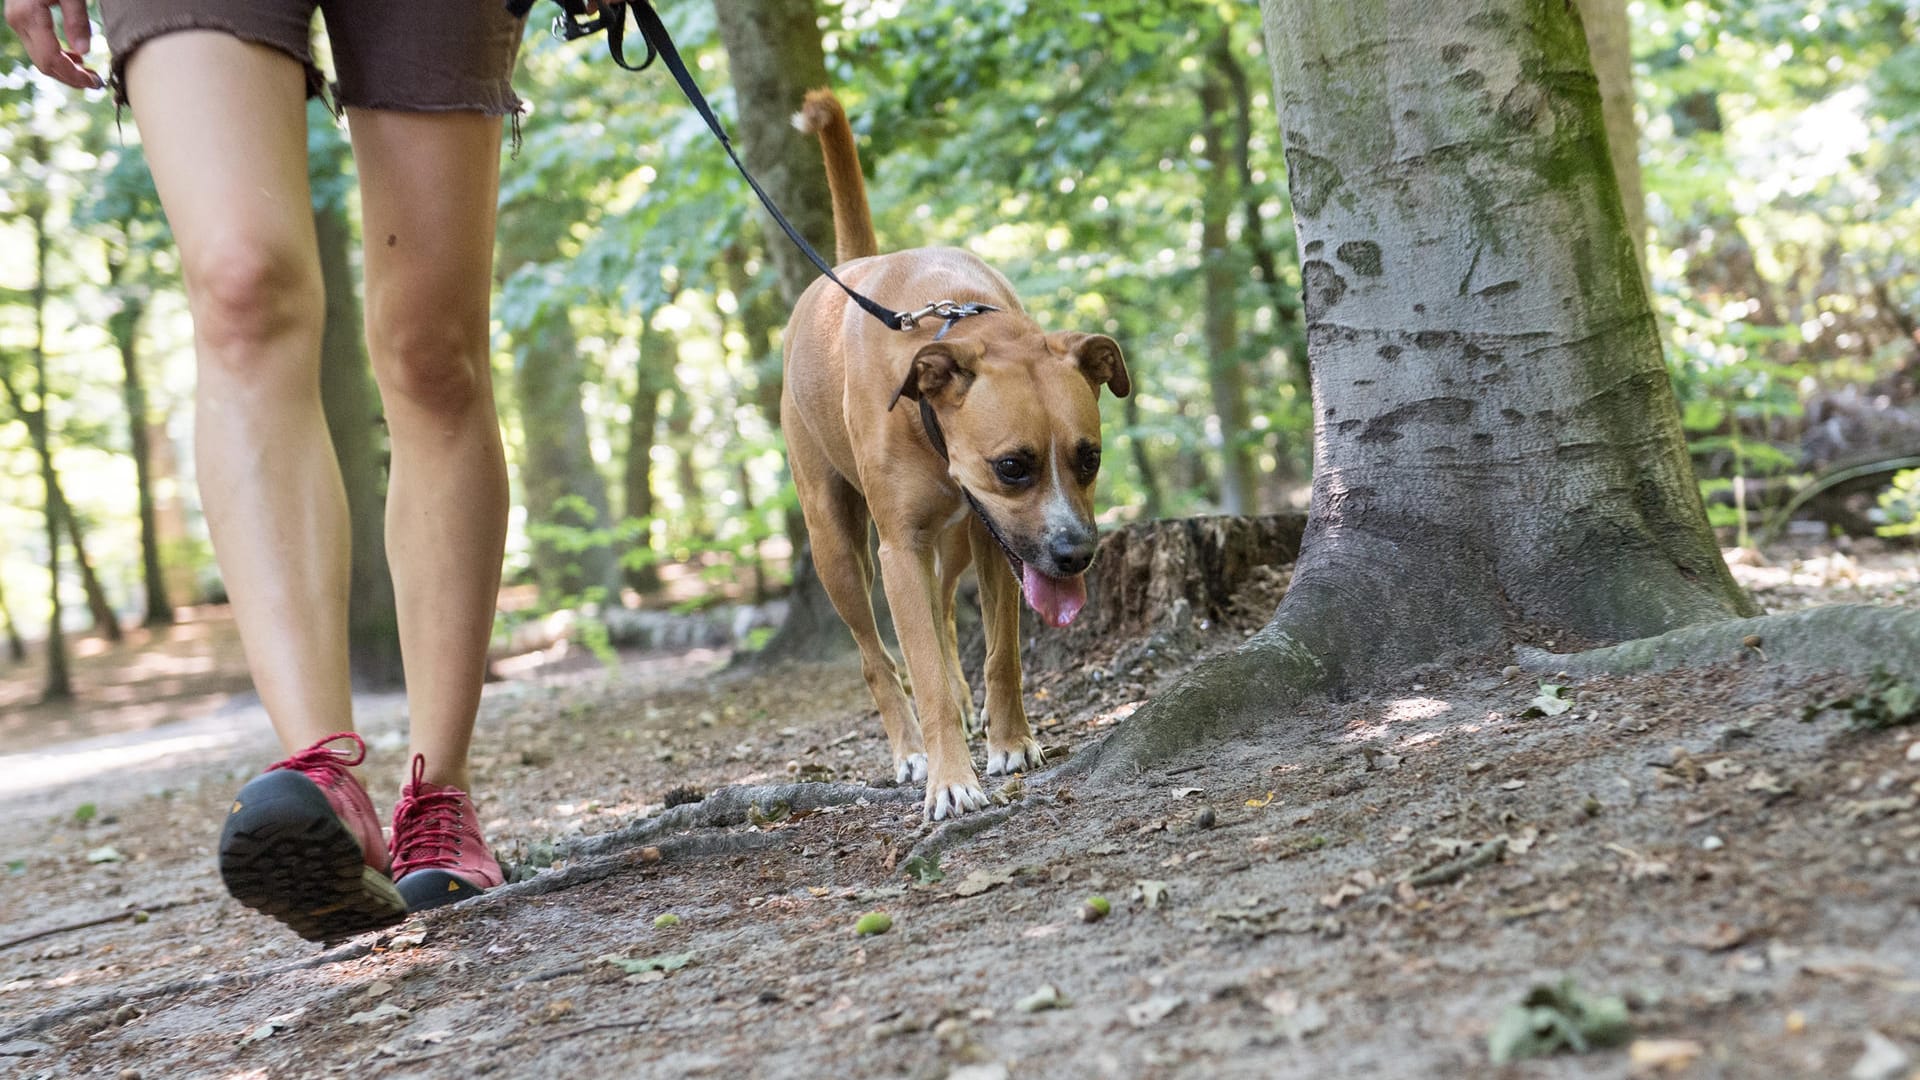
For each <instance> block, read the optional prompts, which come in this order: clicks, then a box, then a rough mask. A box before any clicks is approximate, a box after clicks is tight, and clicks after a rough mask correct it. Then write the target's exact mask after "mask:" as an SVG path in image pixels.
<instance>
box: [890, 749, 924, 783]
mask: <svg viewBox="0 0 1920 1080" xmlns="http://www.w3.org/2000/svg"><path fill="white" fill-rule="evenodd" d="M926 778H927V755H925V754H908V755H907V756H906V757H904V758H901V759H900V760H899V761H896V762H894V763H893V781H894V783H896V784H918V783H920V782H921V781H923V780H925V779H926Z"/></svg>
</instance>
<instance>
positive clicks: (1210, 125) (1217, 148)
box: [1200, 70, 1260, 516]
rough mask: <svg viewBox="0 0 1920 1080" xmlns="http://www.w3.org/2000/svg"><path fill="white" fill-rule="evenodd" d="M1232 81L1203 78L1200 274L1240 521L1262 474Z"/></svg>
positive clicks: (1228, 488) (1255, 505)
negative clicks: (1231, 118)
mask: <svg viewBox="0 0 1920 1080" xmlns="http://www.w3.org/2000/svg"><path fill="white" fill-rule="evenodd" d="M1227 102H1228V96H1227V84H1226V80H1225V79H1224V78H1222V77H1221V76H1220V74H1219V72H1218V71H1217V70H1210V71H1207V72H1205V73H1204V74H1203V75H1202V77H1201V80H1200V139H1201V158H1202V160H1204V161H1205V162H1206V166H1207V167H1206V171H1205V173H1204V174H1203V179H1202V184H1203V185H1204V187H1203V190H1202V192H1201V195H1200V275H1201V282H1202V288H1203V289H1204V291H1205V293H1206V297H1205V307H1206V319H1205V327H1204V330H1205V336H1206V342H1207V380H1208V383H1209V384H1210V386H1211V388H1212V391H1213V415H1214V418H1215V419H1216V420H1217V421H1218V422H1219V424H1220V450H1221V453H1220V509H1221V510H1222V512H1224V513H1226V514H1229V515H1232V516H1240V515H1246V514H1257V513H1259V506H1260V491H1259V474H1258V472H1257V471H1256V470H1255V468H1254V461H1253V449H1252V447H1250V446H1248V445H1247V439H1248V436H1249V435H1250V434H1251V431H1252V425H1251V424H1250V423H1249V422H1248V416H1247V374H1246V371H1245V369H1244V367H1243V366H1242V365H1243V361H1242V359H1241V356H1240V326H1239V302H1240V298H1239V295H1238V294H1239V291H1240V290H1239V286H1240V277H1241V275H1240V273H1239V269H1238V267H1237V266H1236V265H1235V260H1234V259H1233V258H1232V255H1231V253H1230V251H1229V243H1230V241H1229V239H1228V236H1227V225H1228V222H1229V220H1230V219H1231V218H1232V216H1233V204H1234V194H1235V192H1234V187H1235V184H1234V169H1233V160H1232V155H1231V152H1230V151H1229V150H1228V148H1227V132H1226V120H1227Z"/></svg>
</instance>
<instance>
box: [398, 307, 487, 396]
mask: <svg viewBox="0 0 1920 1080" xmlns="http://www.w3.org/2000/svg"><path fill="white" fill-rule="evenodd" d="M370 336H371V338H372V340H373V342H374V346H373V354H374V373H375V376H376V377H377V379H378V381H379V383H380V393H381V396H382V397H384V398H385V399H386V400H387V403H388V407H389V409H391V408H392V407H393V406H395V405H401V404H404V405H406V406H410V407H412V408H415V409H419V410H424V411H426V412H431V413H439V414H451V413H460V412H464V411H466V410H467V409H469V408H471V407H473V406H474V405H475V403H476V402H478V401H481V400H483V399H486V398H488V397H489V396H490V394H491V392H492V390H491V387H492V381H491V380H490V379H489V377H488V373H487V338H486V331H485V325H484V323H482V324H481V325H480V326H479V327H478V328H467V327H462V326H455V325H452V324H451V323H449V322H447V321H444V320H438V319H422V320H414V321H410V322H409V323H408V324H406V325H404V326H392V327H386V328H375V329H374V330H373V332H372V334H371V335H370ZM489 404H490V402H489Z"/></svg>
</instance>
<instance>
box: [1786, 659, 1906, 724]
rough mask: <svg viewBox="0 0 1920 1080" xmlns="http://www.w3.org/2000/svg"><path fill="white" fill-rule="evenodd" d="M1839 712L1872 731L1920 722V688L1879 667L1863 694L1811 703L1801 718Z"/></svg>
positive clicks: (1847, 695) (1808, 718) (1806, 719)
mask: <svg viewBox="0 0 1920 1080" xmlns="http://www.w3.org/2000/svg"><path fill="white" fill-rule="evenodd" d="M1836 711H1837V712H1841V713H1844V714H1846V716H1847V718H1848V719H1849V720H1850V721H1852V722H1853V723H1854V724H1855V725H1857V726H1859V727H1863V728H1868V729H1872V730H1878V729H1881V728H1891V727H1901V726H1903V725H1906V724H1914V723H1920V688H1916V687H1915V686H1914V685H1913V684H1912V683H1909V682H1907V681H1906V680H1904V679H1901V678H1900V677H1899V676H1897V675H1894V674H1893V673H1891V672H1889V671H1887V669H1885V668H1875V669H1874V671H1873V674H1872V675H1871V676H1870V677H1869V678H1868V679H1867V685H1866V687H1865V688H1864V689H1862V690H1861V691H1860V692H1859V693H1856V694H1845V695H1842V696H1840V697H1837V698H1833V699H1830V700H1828V701H1823V702H1819V703H1817V704H1813V705H1808V706H1807V707H1806V708H1805V709H1803V710H1801V713H1800V719H1801V720H1802V721H1809V720H1813V719H1814V718H1816V717H1818V716H1820V715H1821V714H1822V713H1827V712H1836Z"/></svg>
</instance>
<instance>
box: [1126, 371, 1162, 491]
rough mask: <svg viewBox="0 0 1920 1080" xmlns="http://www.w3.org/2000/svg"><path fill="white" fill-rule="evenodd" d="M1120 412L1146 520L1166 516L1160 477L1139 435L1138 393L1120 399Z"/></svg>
mask: <svg viewBox="0 0 1920 1080" xmlns="http://www.w3.org/2000/svg"><path fill="white" fill-rule="evenodd" d="M1120 413H1121V415H1122V416H1123V417H1125V419H1126V421H1127V447H1128V448H1129V449H1130V450H1132V451H1133V471H1134V472H1135V473H1136V474H1138V479H1139V481H1140V492H1141V495H1142V502H1143V505H1142V506H1141V508H1140V509H1141V512H1142V513H1143V514H1144V515H1145V517H1146V519H1147V520H1148V521H1153V520H1155V519H1157V518H1162V517H1165V516H1166V513H1167V511H1166V501H1165V500H1164V499H1162V498H1161V497H1160V478H1159V477H1158V476H1156V475H1154V471H1153V461H1152V459H1151V458H1149V457H1148V456H1147V443H1146V440H1145V439H1142V438H1141V437H1140V434H1139V432H1140V395H1138V394H1128V395H1127V396H1126V397H1124V398H1122V399H1120Z"/></svg>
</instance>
